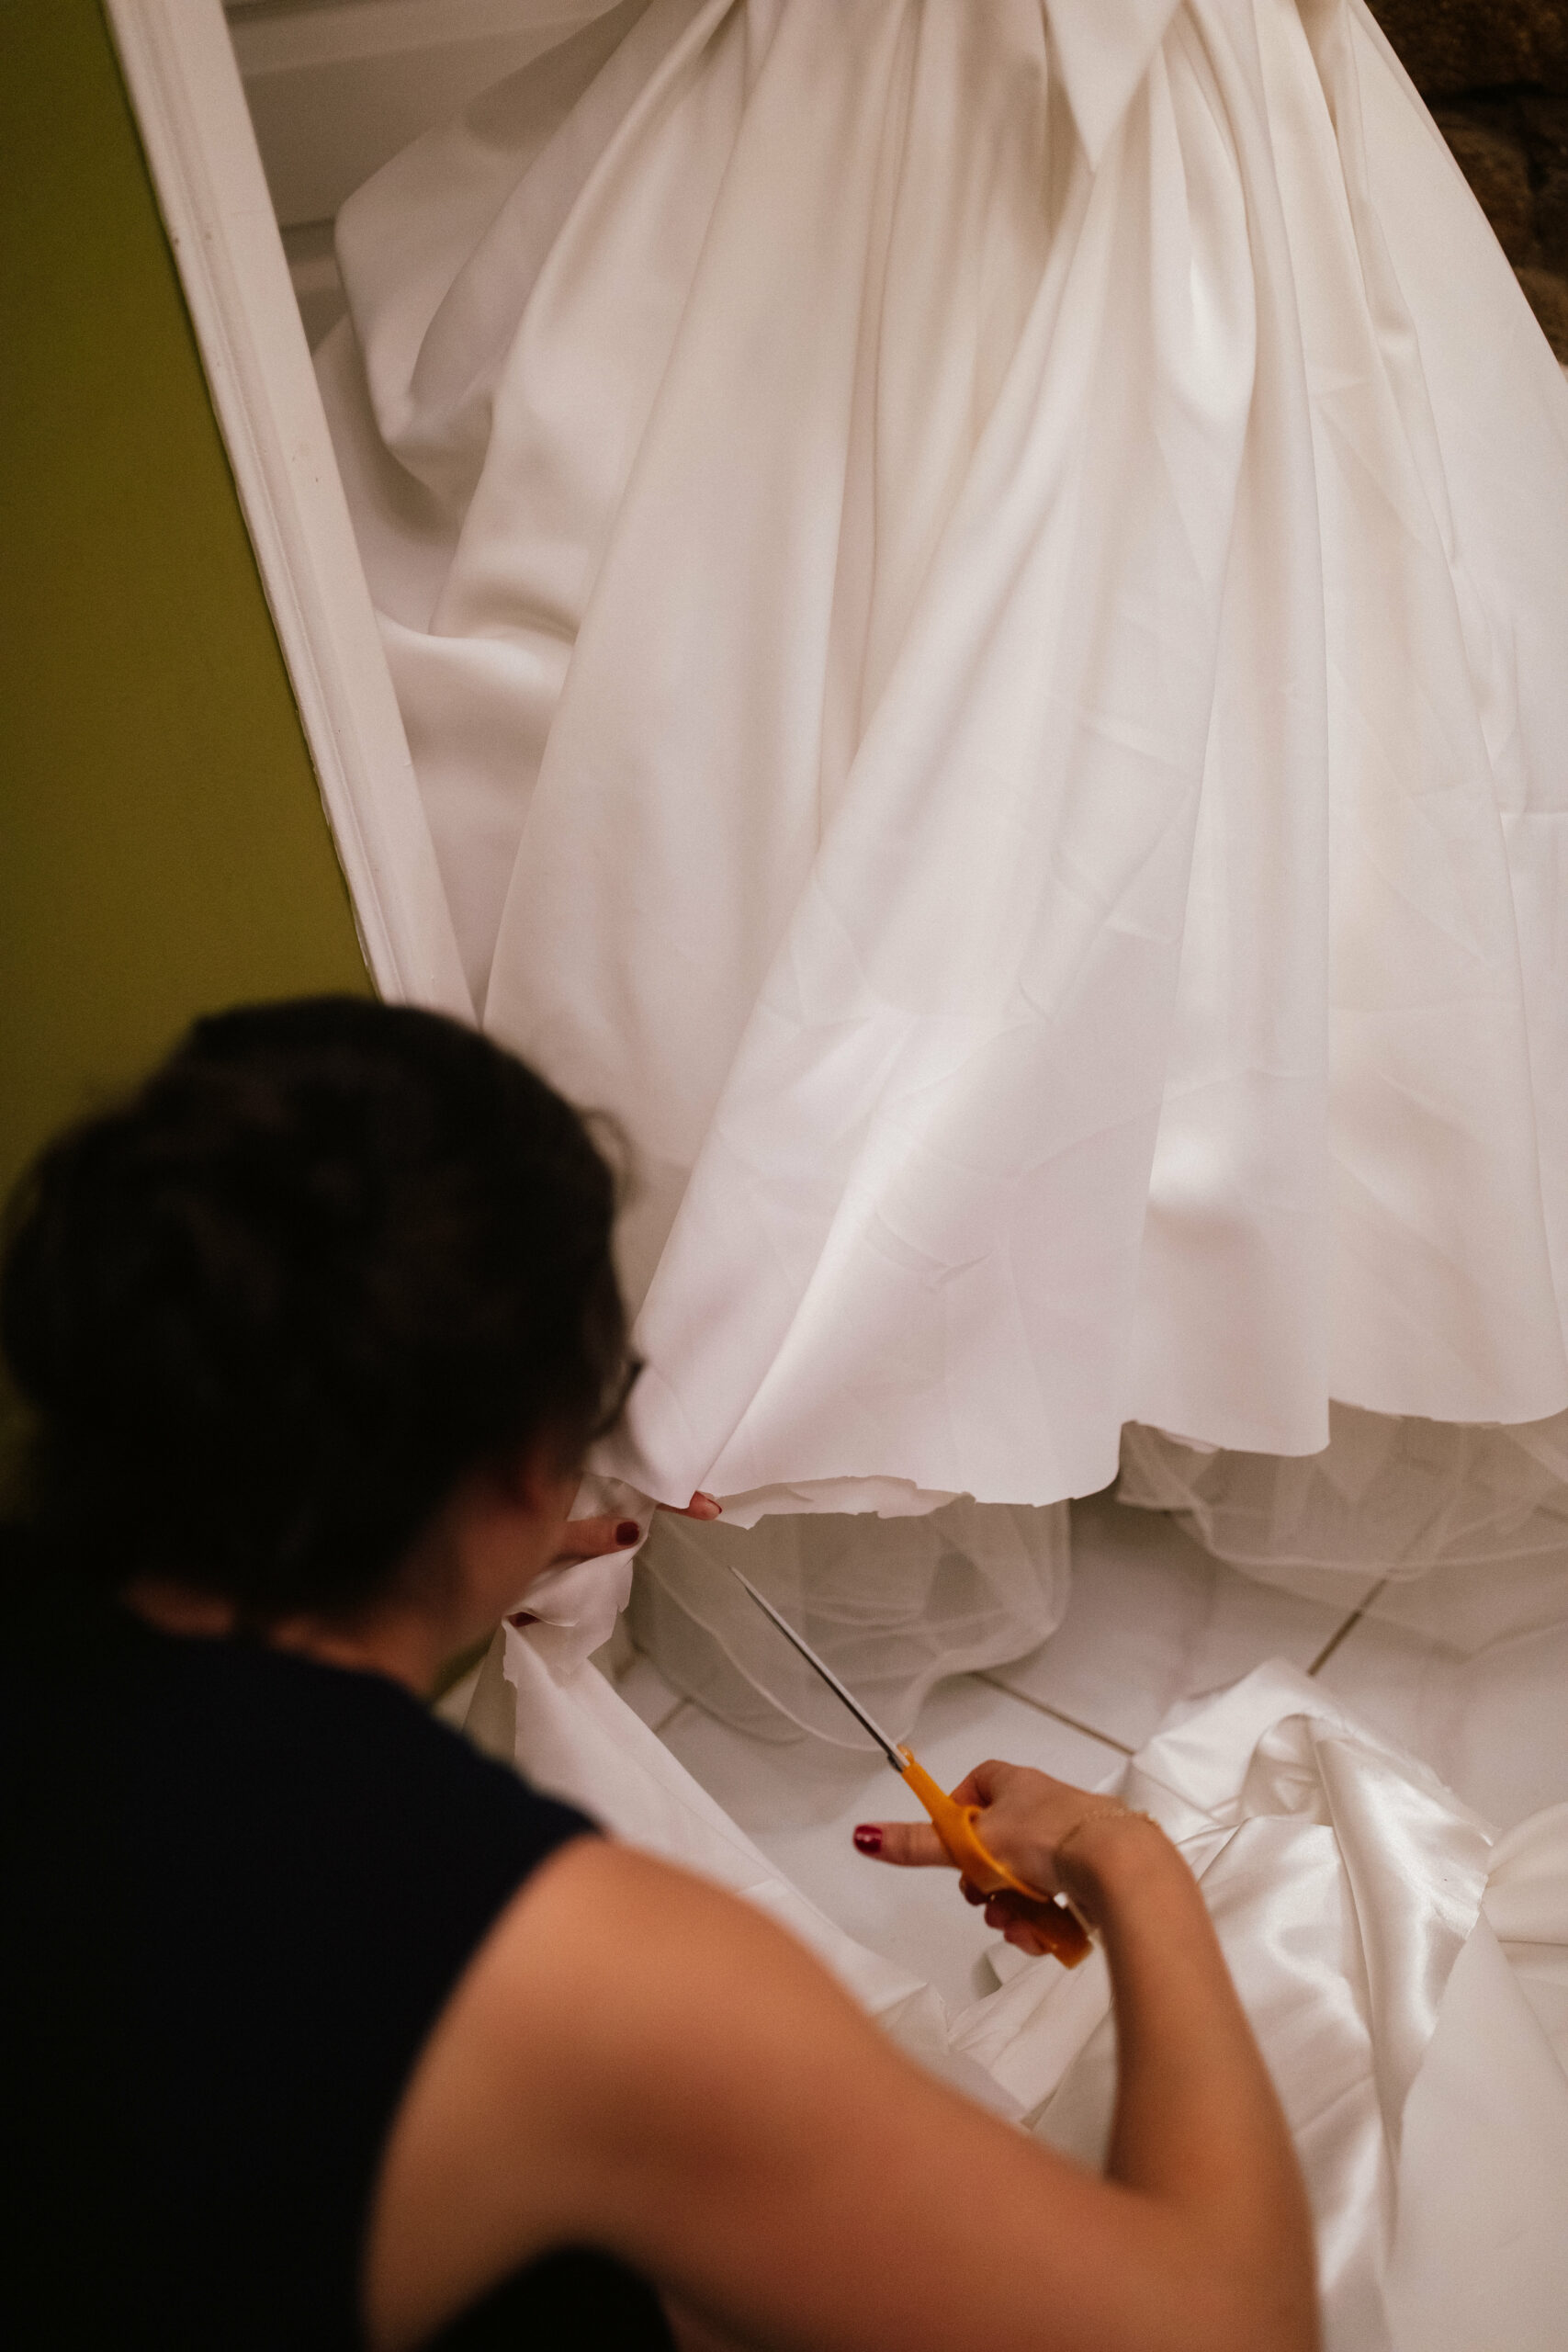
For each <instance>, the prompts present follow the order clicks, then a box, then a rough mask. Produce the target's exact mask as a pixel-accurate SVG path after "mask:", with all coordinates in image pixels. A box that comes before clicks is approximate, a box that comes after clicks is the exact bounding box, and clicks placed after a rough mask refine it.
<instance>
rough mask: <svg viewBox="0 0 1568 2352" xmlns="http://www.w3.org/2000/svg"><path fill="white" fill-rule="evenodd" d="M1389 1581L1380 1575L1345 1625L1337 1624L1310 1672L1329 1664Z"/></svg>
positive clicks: (1315, 1658)
mask: <svg viewBox="0 0 1568 2352" xmlns="http://www.w3.org/2000/svg"><path fill="white" fill-rule="evenodd" d="M1387 1582H1388V1578H1387V1577H1379V1578H1378V1580H1377V1582H1376V1584H1375V1585H1373V1587H1372V1589H1371V1591H1370V1592H1369V1593H1367V1594H1365V1595H1364V1596H1363V1598H1362V1600H1361V1602H1360V1605H1359V1608H1356V1609H1352V1610H1351V1611H1350V1614H1349V1615H1348V1617H1347V1618H1346V1620H1345V1623H1343V1625H1340V1626H1337V1628H1336V1630H1335V1631H1334V1632H1333V1633H1332V1634H1330V1635H1329V1636H1328V1639H1327V1640H1326V1641H1325V1644H1324V1645H1323V1647H1322V1648H1321V1649H1320V1650H1319V1652H1318V1654H1317V1656H1316V1657H1314V1660H1313V1662H1312V1664H1311V1665H1310V1666H1309V1667H1308V1668H1307V1672H1308V1673H1309V1674H1315V1673H1316V1672H1317V1670H1318V1668H1319V1667H1323V1666H1326V1665H1327V1664H1328V1661H1329V1659H1330V1658H1331V1657H1333V1656H1334V1653H1335V1651H1336V1650H1337V1648H1338V1647H1339V1645H1340V1643H1341V1642H1342V1641H1343V1640H1344V1639H1345V1637H1346V1635H1347V1634H1353V1633H1354V1632H1355V1630H1356V1628H1357V1626H1358V1625H1359V1623H1360V1622H1361V1620H1362V1618H1363V1617H1364V1616H1365V1615H1366V1613H1367V1611H1368V1610H1369V1609H1370V1608H1371V1605H1372V1603H1373V1601H1374V1600H1376V1599H1377V1597H1378V1595H1379V1593H1380V1592H1381V1591H1382V1589H1383V1587H1384V1585H1385V1584H1386V1583H1387Z"/></svg>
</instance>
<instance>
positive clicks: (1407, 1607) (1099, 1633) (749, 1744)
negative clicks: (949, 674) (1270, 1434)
mask: <svg viewBox="0 0 1568 2352" xmlns="http://www.w3.org/2000/svg"><path fill="white" fill-rule="evenodd" d="M1474 1573H1476V1574H1477V1575H1479V1576H1481V1577H1486V1576H1487V1575H1488V1573H1489V1572H1488V1571H1486V1570H1481V1571H1477V1572H1474ZM1366 1600H1371V1604H1372V1611H1373V1613H1371V1614H1365V1613H1363V1611H1362V1608H1361V1603H1362V1602H1364V1601H1366ZM1439 1601H1441V1596H1440V1594H1439V1592H1438V1588H1437V1587H1436V1586H1435V1585H1433V1584H1431V1582H1430V1580H1428V1588H1427V1592H1426V1595H1425V1597H1423V1596H1422V1594H1421V1589H1420V1588H1416V1587H1413V1588H1409V1589H1407V1590H1406V1591H1401V1590H1398V1589H1388V1590H1385V1591H1380V1589H1379V1588H1378V1587H1377V1586H1376V1584H1375V1582H1374V1581H1373V1580H1372V1578H1371V1577H1369V1580H1368V1584H1367V1586H1366V1588H1365V1589H1359V1588H1358V1587H1357V1586H1355V1585H1352V1586H1351V1587H1350V1589H1349V1590H1348V1593H1347V1596H1346V1605H1344V1606H1342V1607H1338V1608H1334V1607H1329V1606H1327V1605H1325V1604H1322V1603H1320V1602H1317V1601H1309V1600H1297V1599H1294V1598H1293V1597H1292V1596H1291V1595H1289V1594H1285V1593H1280V1592H1276V1591H1273V1590H1272V1589H1269V1588H1268V1587H1266V1586H1263V1585H1259V1584H1257V1583H1255V1582H1254V1581H1252V1580H1251V1579H1250V1578H1248V1577H1245V1576H1242V1575H1241V1574H1240V1573H1239V1572H1238V1571H1237V1570H1235V1569H1233V1568H1229V1567H1226V1566H1224V1565H1223V1564H1222V1563H1220V1562H1219V1561H1216V1560H1214V1559H1213V1558H1211V1557H1210V1555H1208V1554H1207V1553H1205V1552H1203V1551H1201V1549H1200V1548H1199V1546H1198V1545H1197V1544H1194V1543H1192V1542H1191V1541H1190V1539H1189V1538H1188V1537H1187V1536H1186V1535H1184V1534H1183V1533H1182V1532H1181V1531H1180V1529H1179V1528H1178V1527H1177V1526H1176V1525H1175V1523H1174V1522H1173V1521H1170V1520H1169V1519H1167V1518H1165V1517H1164V1516H1163V1515H1161V1514H1159V1513H1156V1512H1148V1511H1137V1510H1124V1509H1122V1507H1121V1506H1120V1505H1119V1504H1117V1503H1115V1502H1112V1501H1111V1500H1110V1499H1109V1498H1107V1497H1104V1496H1096V1497H1094V1498H1091V1499H1090V1500H1089V1501H1087V1502H1084V1503H1079V1504H1077V1505H1075V1506H1074V1511H1073V1591H1072V1600H1071V1604H1070V1606H1069V1608H1068V1611H1067V1615H1066V1620H1065V1621H1064V1623H1062V1625H1061V1626H1060V1627H1059V1628H1058V1630H1057V1631H1056V1633H1055V1634H1053V1635H1052V1637H1051V1639H1050V1640H1049V1641H1048V1642H1046V1643H1044V1644H1043V1645H1042V1646H1041V1648H1039V1649H1038V1650H1036V1651H1035V1652H1034V1653H1033V1654H1032V1656H1031V1657H1025V1658H1021V1659H1019V1660H1017V1661H1016V1662H1014V1663H1012V1664H1010V1665H1006V1666H1001V1667H998V1668H996V1669H995V1671H994V1672H993V1673H991V1674H989V1675H987V1676H983V1677H981V1676H962V1677H955V1678H954V1679H953V1680H952V1681H950V1682H946V1683H943V1684H941V1685H939V1686H938V1688H937V1689H936V1690H935V1691H933V1692H932V1693H931V1697H930V1699H929V1700H928V1701H927V1703H926V1706H925V1708H924V1710H923V1711H922V1713H921V1715H920V1719H919V1723H918V1724H917V1725H916V1728H915V1733H914V1745H915V1747H916V1748H917V1750H918V1752H919V1756H920V1758H921V1761H922V1762H923V1763H924V1764H926V1765H927V1766H928V1768H929V1769H930V1770H931V1771H932V1772H934V1773H935V1774H936V1775H937V1776H938V1777H939V1778H940V1779H942V1780H943V1781H945V1782H946V1783H947V1785H949V1786H951V1785H952V1784H953V1781H956V1780H958V1779H959V1778H960V1776H961V1775H962V1774H963V1773H964V1771H965V1770H967V1769H968V1768H969V1766H971V1765H972V1764H974V1763H976V1762H977V1761H978V1760H979V1759H980V1758H983V1757H985V1756H993V1755H1001V1756H1008V1757H1011V1758H1017V1759H1018V1760H1019V1761H1020V1762H1023V1763H1032V1764H1037V1765H1039V1766H1040V1767H1041V1768H1042V1769H1043V1770H1046V1771H1050V1772H1054V1773H1055V1774H1056V1775H1058V1777H1060V1778H1062V1779H1064V1780H1073V1781H1079V1782H1081V1783H1083V1784H1084V1785H1086V1786H1091V1787H1092V1786H1096V1785H1100V1784H1103V1783H1104V1782H1106V1781H1109V1780H1110V1779H1111V1778H1112V1777H1113V1776H1114V1774H1115V1773H1116V1771H1117V1770H1119V1769H1120V1767H1121V1764H1122V1759H1123V1758H1125V1757H1126V1756H1127V1755H1128V1754H1130V1753H1131V1752H1132V1751H1133V1750H1134V1748H1136V1747H1139V1746H1141V1744H1142V1743H1143V1741H1144V1740H1145V1739H1146V1738H1147V1737H1148V1736H1149V1735H1150V1733H1151V1732H1152V1731H1153V1730H1154V1729H1155V1727H1156V1724H1158V1723H1159V1722H1160V1720H1161V1719H1162V1717H1163V1716H1164V1715H1165V1714H1166V1713H1167V1712H1168V1709H1169V1708H1170V1707H1171V1706H1172V1705H1173V1704H1174V1703H1175V1702H1177V1701H1178V1700H1179V1699H1186V1698H1195V1697H1198V1696H1200V1695H1201V1694H1202V1693H1203V1692H1205V1691H1213V1690H1218V1689H1221V1688H1223V1687H1224V1685H1226V1684H1227V1683H1231V1682H1234V1681H1235V1680H1236V1679H1238V1678H1239V1677H1240V1676H1242V1675H1244V1674H1246V1673H1247V1672H1248V1671H1249V1670H1250V1669H1251V1668H1253V1667H1255V1666H1258V1665H1260V1664H1261V1663H1262V1661H1263V1660H1264V1659H1265V1658H1269V1657H1285V1658H1288V1659H1290V1660H1291V1661H1292V1664H1294V1665H1297V1666H1299V1667H1301V1668H1303V1669H1304V1670H1306V1671H1308V1672H1316V1673H1318V1674H1320V1675H1321V1677H1322V1679H1323V1682H1324V1685H1325V1688H1326V1689H1329V1690H1331V1691H1334V1692H1335V1694H1336V1695H1337V1697H1339V1698H1340V1699H1342V1700H1344V1701H1345V1702H1347V1703H1348V1705H1349V1706H1350V1707H1351V1708H1353V1710H1354V1711H1355V1712H1356V1713H1359V1714H1360V1715H1362V1716H1364V1717H1365V1718H1366V1720H1367V1721H1368V1722H1369V1723H1370V1724H1372V1725H1373V1726H1374V1727H1375V1728H1377V1729H1380V1730H1382V1731H1383V1732H1384V1733H1385V1734H1386V1735H1387V1736H1390V1737H1392V1738H1393V1739H1396V1740H1397V1741H1399V1742H1400V1743H1401V1745H1403V1746H1404V1747H1410V1748H1413V1749H1414V1750H1415V1752H1416V1754H1417V1755H1419V1756H1422V1757H1424V1758H1426V1760H1427V1762H1428V1763H1430V1764H1431V1765H1433V1766H1434V1767H1435V1768H1436V1769H1437V1770H1438V1771H1439V1772H1440V1773H1441V1774H1442V1775H1443V1777H1444V1778H1445V1779H1446V1780H1448V1781H1450V1784H1451V1785H1452V1786H1453V1787H1454V1788H1455V1789H1457V1790H1458V1791H1459V1792H1460V1794H1461V1795H1462V1796H1464V1797H1466V1798H1467V1799H1468V1800H1469V1801H1470V1803H1471V1804H1473V1805H1475V1806H1476V1807H1477V1809H1478V1810H1479V1811H1480V1812H1482V1813H1483V1814H1484V1815H1486V1816H1487V1817H1488V1818H1489V1819H1490V1820H1492V1821H1494V1822H1495V1823H1497V1825H1498V1826H1502V1827H1506V1826H1511V1824H1512V1823H1514V1822H1515V1821H1517V1820H1519V1819H1522V1818H1523V1817H1524V1816H1525V1815H1527V1814H1529V1813H1531V1812H1534V1811H1536V1810H1537V1809H1538V1808H1539V1807H1540V1806H1542V1805H1546V1804H1556V1803H1559V1802H1562V1801H1564V1800H1568V1560H1565V1561H1564V1562H1562V1564H1561V1566H1560V1567H1559V1569H1557V1570H1555V1571H1554V1570H1552V1569H1551V1568H1550V1567H1546V1566H1541V1565H1540V1564H1537V1566H1535V1567H1534V1568H1533V1569H1531V1570H1530V1571H1529V1573H1528V1574H1525V1573H1523V1572H1521V1576H1520V1578H1519V1579H1518V1582H1517V1590H1516V1592H1515V1594H1514V1595H1513V1596H1511V1597H1510V1596H1506V1595H1505V1594H1504V1593H1503V1590H1502V1587H1501V1586H1500V1585H1496V1584H1495V1585H1493V1586H1492V1587H1490V1588H1489V1589H1488V1591H1487V1594H1486V1597H1485V1598H1484V1599H1482V1598H1481V1588H1480V1587H1478V1586H1472V1585H1470V1584H1469V1583H1468V1582H1461V1581H1458V1580H1456V1582H1455V1586H1454V1590H1453V1593H1452V1594H1451V1595H1450V1597H1449V1600H1447V1601H1443V1602H1442V1603H1441V1605H1438V1604H1439ZM1352 1604H1354V1605H1352ZM1510 1608H1512V1609H1513V1611H1514V1616H1513V1618H1512V1620H1510V1618H1509V1615H1508V1611H1509V1609H1510ZM1478 1611H1479V1613H1478ZM1402 1620H1403V1621H1404V1622H1401V1621H1402ZM1411 1621H1415V1622H1411ZM1511 1623H1528V1624H1529V1630H1528V1631H1526V1632H1523V1633H1511V1632H1510V1631H1508V1630H1506V1629H1507V1628H1509V1626H1510V1624H1511ZM1434 1628H1436V1631H1437V1633H1438V1634H1440V1635H1441V1636H1442V1638H1440V1639H1438V1638H1434V1631H1433V1629H1434ZM1500 1633H1501V1635H1502V1637H1500V1638H1499V1637H1498V1636H1499V1634H1500ZM1466 1653H1470V1654H1466ZM617 1681H618V1687H619V1689H620V1691H621V1692H622V1695H623V1696H624V1697H625V1698H626V1700H627V1702H628V1703H629V1704H630V1705H631V1706H633V1707H634V1708H635V1709H636V1711H637V1713H638V1714H639V1715H640V1716H641V1717H642V1719H643V1721H644V1722H645V1723H647V1724H650V1725H651V1726H652V1727H653V1728H654V1729H656V1730H658V1731H659V1732H660V1736H661V1737H662V1738H663V1739H664V1740H665V1742H666V1744H667V1745H668V1746H669V1747H671V1749H672V1750H673V1751H674V1753H675V1754H676V1755H677V1756H679V1757H680V1758H681V1759H682V1762H683V1763H684V1764H685V1765H686V1767H687V1769H688V1770H690V1771H691V1772H692V1773H694V1776H695V1777H696V1779H697V1780H698V1781H701V1782H702V1784H703V1786H704V1787H705V1788H706V1789H707V1790H708V1791H709V1792H711V1793H712V1794H713V1795H714V1796H715V1797H716V1798H717V1799H718V1801H719V1803H720V1804H723V1805H724V1806H725V1807H726V1809H727V1810H728V1812H729V1813H730V1814H732V1815H734V1817H735V1819H736V1820H737V1821H739V1823H740V1824H741V1826H743V1827H744V1828H745V1829H747V1830H748V1831H749V1832H750V1835H751V1836H752V1837H753V1838H755V1839H756V1840H757V1843H758V1844H759V1845H760V1846H761V1847H762V1849H764V1851H765V1852H767V1853H768V1854H769V1855H770V1856H771V1857H772V1858H773V1860H775V1861H776V1862H777V1863H778V1864H779V1865H780V1867H781V1869H783V1870H784V1871H787V1872H788V1873H789V1875H790V1876H791V1877H792V1878H793V1879H795V1882H796V1883H797V1884H799V1885H800V1886H801V1887H803V1888H804V1889H805V1890H806V1892H807V1894H810V1895H812V1896H813V1898H814V1899H815V1900H816V1901H817V1902H818V1904H820V1905H821V1906H822V1908H823V1909H824V1910H826V1911H827V1912H829V1914H830V1916H831V1917H833V1918H835V1919H837V1920H838V1921H839V1922H840V1925H841V1926H842V1927H844V1928H847V1929H848V1930H849V1932H850V1933H851V1934H852V1935H854V1936H856V1937H858V1938H859V1939H861V1940H862V1941H863V1942H864V1943H868V1944H871V1945H873V1946H874V1947H875V1948H876V1949H877V1950H879V1951H884V1952H886V1954H887V1955H888V1956H889V1957H890V1958H892V1959H896V1960H899V1961H902V1962H905V1963H907V1964H908V1966H909V1967H911V1968H912V1969H914V1970H916V1971H917V1972H918V1973H919V1974H920V1975H922V1976H925V1977H928V1978H930V1979H931V1981H932V1982H933V1983H935V1984H936V1985H938V1987H939V1989H940V1990H941V1991H942V1993H943V1994H944V1995H945V1996H947V1998H948V1999H949V2000H950V2001H952V2002H954V2003H961V2002H964V2001H967V2000H969V1999H972V1998H973V1997H974V1996H975V1995H976V1993H977V1992H981V1991H985V1990H987V1989H988V1988H989V1985H990V1983H991V1981H992V1980H991V1979H990V1978H989V1976H988V1974H987V1972H986V1968H985V1963H984V1961H983V1958H982V1955H983V1953H984V1951H985V1949H986V1947H987V1944H988V1943H989V1942H990V1940H991V1939H990V1937H989V1934H988V1932H987V1929H986V1928H985V1926H984V1923H983V1922H982V1921H981V1919H980V1918H979V1917H978V1915H977V1914H976V1913H975V1912H973V1911H970V1910H969V1909H968V1908H967V1906H966V1905H964V1904H963V1903H962V1902H960V1901H959V1900H958V1898H957V1896H956V1894H955V1891H954V1888H953V1880H952V1878H951V1877H950V1876H949V1875H948V1874H947V1873H946V1872H945V1871H895V1870H892V1869H889V1868H888V1867H886V1865H883V1864H878V1863H874V1862H870V1861H867V1860H864V1859H863V1857H861V1856H860V1855H858V1854H857V1853H856V1852H855V1851H854V1849H853V1846H852V1842H851V1834H850V1833H851V1831H852V1828H853V1826H854V1825H855V1823H856V1822H857V1821H863V1820H877V1819H886V1818H909V1817H912V1816H913V1814H914V1810H915V1809H914V1807H913V1806H912V1805H911V1804H910V1802H909V1800H908V1798H907V1797H906V1796H905V1794H904V1792H903V1791H902V1790H901V1789H900V1788H899V1787H898V1785H897V1782H896V1781H894V1779H893V1777H892V1775H891V1774H890V1773H889V1772H888V1771H887V1770H886V1766H884V1765H883V1764H882V1763H881V1762H879V1761H877V1760H876V1759H874V1757H872V1756H871V1755H870V1754H859V1753H856V1752H853V1751H851V1750H844V1749H835V1748H829V1747H826V1746H824V1745H823V1744H822V1743H820V1742H818V1741H815V1740H809V1739H797V1740H794V1741H790V1742H781V1743H778V1744H773V1743H768V1742H763V1741H760V1740H756V1739H752V1738H749V1737H747V1736H744V1735H743V1734H741V1733H739V1732H736V1731H732V1730H731V1729H730V1728H729V1727H728V1725H726V1724H721V1723H718V1722H716V1721H715V1720H714V1719H713V1718H712V1717H711V1716H709V1715H706V1714H705V1713H703V1711H702V1710H701V1709H700V1708H698V1707H696V1706H695V1705H694V1704H693V1703H692V1702H689V1701H682V1699H681V1698H680V1696H679V1694H678V1693H677V1692H675V1691H672V1690H671V1687H670V1685H669V1684H668V1683H667V1682H666V1681H665V1679H664V1678H663V1677H662V1675H660V1672H659V1671H658V1669H657V1668H656V1667H655V1666H654V1665H653V1664H652V1663H651V1661H650V1660H649V1659H647V1658H644V1657H637V1658H635V1659H634V1660H633V1661H632V1662H631V1663H630V1664H629V1665H627V1666H626V1667H625V1668H623V1670H622V1671H621V1672H620V1674H619V1675H618V1676H617Z"/></svg>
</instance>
